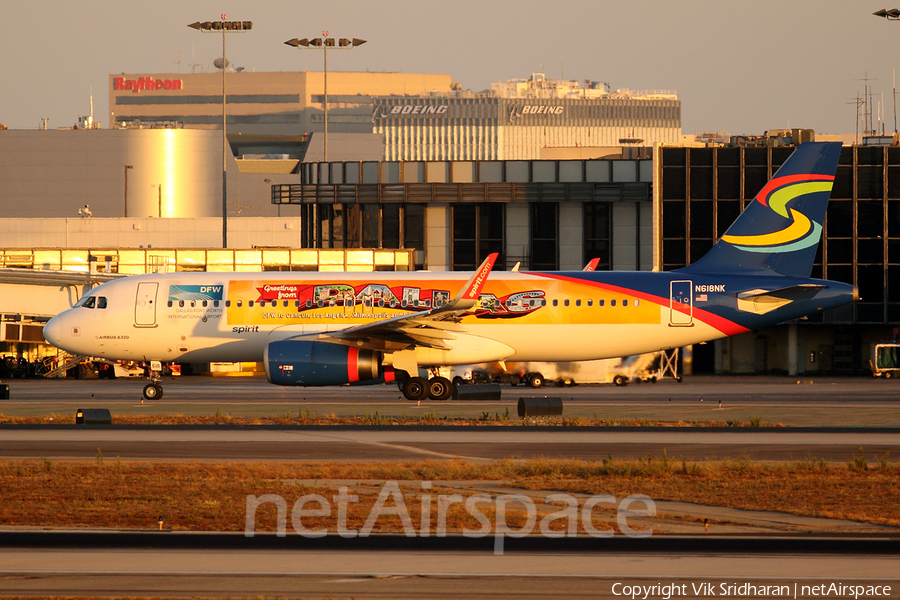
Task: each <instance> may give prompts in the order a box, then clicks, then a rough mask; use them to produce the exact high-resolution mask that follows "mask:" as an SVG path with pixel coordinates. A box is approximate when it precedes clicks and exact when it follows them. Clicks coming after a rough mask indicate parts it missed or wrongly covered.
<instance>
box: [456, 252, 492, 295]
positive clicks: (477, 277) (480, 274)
mask: <svg viewBox="0 0 900 600" xmlns="http://www.w3.org/2000/svg"><path fill="white" fill-rule="evenodd" d="M496 261H497V253H496V252H494V253H492V254H488V257H487V258H485V259H484V262H483V263H481V266H480V267H478V269H477V270H476V271H475V272H474V273H473V274H472V277H470V278H469V280H468V281H467V282H466V284H465V285H464V286H463V288H462V289H461V290H460V291H459V293H458V294H457V295H456V298H454V299H453V301H454V302H455V301H456V300H478V297H479V296H480V295H481V289H482V288H483V287H484V284H485V283H486V282H487V278H488V275H490V274H491V269H493V268H494V263H495V262H496Z"/></svg>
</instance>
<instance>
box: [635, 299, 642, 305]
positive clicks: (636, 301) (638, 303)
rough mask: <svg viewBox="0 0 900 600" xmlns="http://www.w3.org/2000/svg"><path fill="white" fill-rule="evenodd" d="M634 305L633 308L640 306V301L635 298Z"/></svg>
mask: <svg viewBox="0 0 900 600" xmlns="http://www.w3.org/2000/svg"><path fill="white" fill-rule="evenodd" d="M634 305H635V306H640V305H641V301H640V300H638V299H637V298H635V299H634Z"/></svg>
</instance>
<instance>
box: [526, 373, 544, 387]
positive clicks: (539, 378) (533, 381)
mask: <svg viewBox="0 0 900 600" xmlns="http://www.w3.org/2000/svg"><path fill="white" fill-rule="evenodd" d="M543 385H544V376H543V375H541V374H540V373H532V374H531V375H529V376H528V387H530V388H532V389H535V390H536V389H538V388H539V387H542V386H543Z"/></svg>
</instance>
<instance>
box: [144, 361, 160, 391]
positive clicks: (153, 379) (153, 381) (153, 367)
mask: <svg viewBox="0 0 900 600" xmlns="http://www.w3.org/2000/svg"><path fill="white" fill-rule="evenodd" d="M147 379H149V380H150V383H148V384H147V385H145V386H144V398H146V399H147V400H159V399H160V398H162V397H163V388H162V384H161V383H160V381H162V363H160V362H159V361H158V360H154V361H151V362H150V369H149V370H148V371H147Z"/></svg>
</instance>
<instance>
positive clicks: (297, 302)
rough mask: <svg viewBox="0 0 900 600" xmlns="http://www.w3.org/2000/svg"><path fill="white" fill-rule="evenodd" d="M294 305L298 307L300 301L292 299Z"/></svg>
mask: <svg viewBox="0 0 900 600" xmlns="http://www.w3.org/2000/svg"><path fill="white" fill-rule="evenodd" d="M294 307H296V308H300V301H299V300H294Z"/></svg>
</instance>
